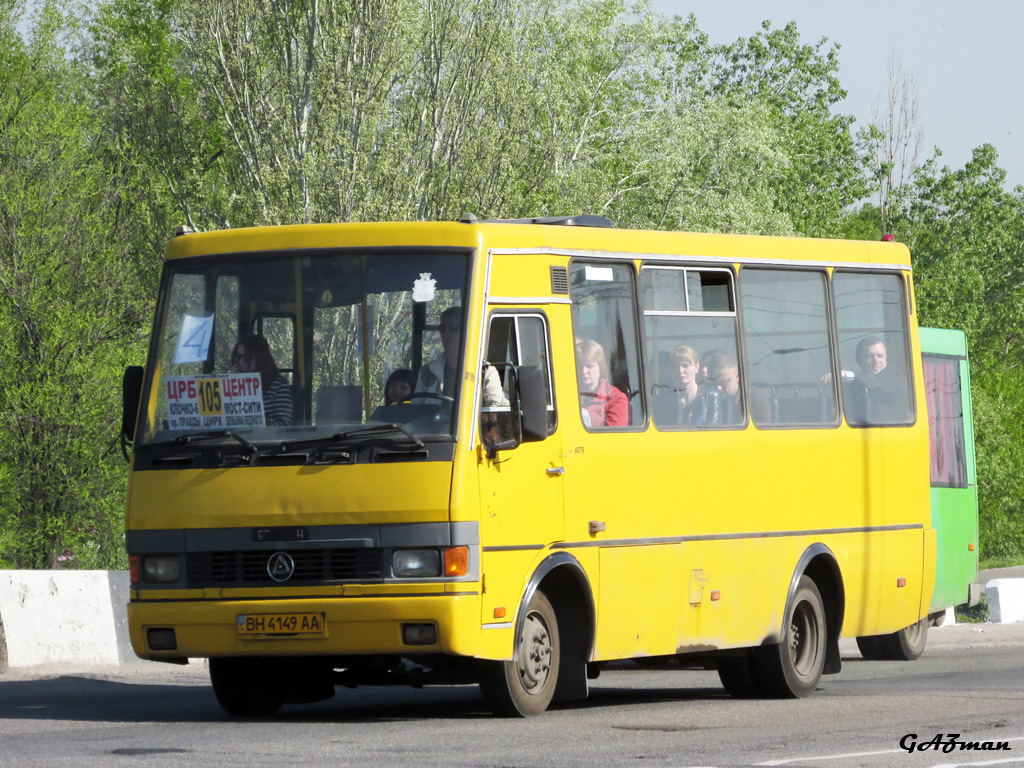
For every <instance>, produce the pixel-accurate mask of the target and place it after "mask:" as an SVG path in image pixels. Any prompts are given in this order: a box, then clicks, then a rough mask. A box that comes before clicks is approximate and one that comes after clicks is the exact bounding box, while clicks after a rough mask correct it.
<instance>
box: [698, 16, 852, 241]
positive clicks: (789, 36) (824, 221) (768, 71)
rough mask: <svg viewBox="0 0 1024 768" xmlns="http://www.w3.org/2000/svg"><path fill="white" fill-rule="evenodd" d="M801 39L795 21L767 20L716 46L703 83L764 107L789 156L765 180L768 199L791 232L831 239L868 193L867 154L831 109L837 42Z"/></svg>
mask: <svg viewBox="0 0 1024 768" xmlns="http://www.w3.org/2000/svg"><path fill="white" fill-rule="evenodd" d="M827 45H828V40H827V38H822V39H821V40H819V41H818V42H817V43H815V44H807V43H804V42H802V40H801V39H800V33H799V31H798V30H797V26H796V23H795V22H789V23H788V24H787V25H786V26H785V27H782V28H781V29H773V28H772V23H771V22H770V21H765V22H764V23H763V24H762V29H761V31H759V32H758V33H756V34H754V35H752V36H750V37H749V38H740V39H739V40H737V41H736V42H734V43H732V44H730V45H724V46H716V47H715V48H714V49H713V51H712V53H713V58H712V60H711V62H710V63H709V65H708V67H707V74H706V76H705V77H706V79H705V87H706V88H707V89H708V90H709V91H710V92H711V93H716V94H721V95H722V96H723V97H724V98H725V99H727V101H728V103H729V104H731V105H734V106H737V107H744V106H746V105H748V104H759V105H762V106H763V107H764V108H766V109H768V110H769V111H770V113H771V116H772V121H773V124H774V125H775V126H776V127H777V128H778V130H779V131H780V132H781V134H782V146H781V148H782V151H783V152H784V153H785V155H786V157H787V158H788V160H789V163H788V164H787V165H786V166H783V167H782V168H780V169H779V172H778V173H777V175H775V176H774V177H773V178H772V179H771V184H772V186H773V188H774V190H775V199H776V200H777V201H778V204H779V205H780V206H782V207H783V208H784V210H785V211H786V213H787V214H788V215H789V217H790V219H791V221H792V222H793V227H794V228H795V229H796V231H797V232H799V233H800V234H804V235H811V236H835V235H837V234H838V233H839V232H840V231H841V228H842V225H843V221H844V219H845V214H844V212H845V210H846V208H847V207H848V206H850V205H853V204H854V203H856V202H857V201H859V200H861V199H863V198H864V197H865V196H866V195H867V194H868V192H869V191H870V186H869V180H868V176H867V173H866V163H867V155H866V153H865V148H864V147H863V146H861V145H860V144H858V142H857V140H856V137H855V135H854V133H853V124H854V118H853V117H852V116H851V115H844V114H840V113H837V112H835V111H834V108H835V106H836V105H837V104H838V103H839V101H841V100H842V99H843V98H845V97H846V91H845V90H844V89H843V87H842V85H841V84H840V81H839V76H838V71H839V58H838V52H839V46H838V45H832V46H828V47H827Z"/></svg>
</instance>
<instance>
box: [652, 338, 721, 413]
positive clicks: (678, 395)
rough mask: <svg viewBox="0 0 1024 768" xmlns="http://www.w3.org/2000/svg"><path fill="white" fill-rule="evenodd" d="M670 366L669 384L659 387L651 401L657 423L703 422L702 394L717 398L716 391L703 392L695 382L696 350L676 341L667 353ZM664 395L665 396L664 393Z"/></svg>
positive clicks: (698, 374)
mask: <svg viewBox="0 0 1024 768" xmlns="http://www.w3.org/2000/svg"><path fill="white" fill-rule="evenodd" d="M667 357H668V359H669V360H670V361H671V362H670V363H669V362H668V361H666V363H665V364H666V365H670V366H671V370H672V376H673V379H674V380H673V382H672V384H671V385H670V387H668V388H666V389H661V390H660V392H661V394H662V396H661V397H659V398H658V399H657V402H656V403H655V407H656V409H657V410H656V411H655V417H656V420H657V422H658V423H659V424H664V425H673V426H698V425H701V424H704V423H705V420H706V416H707V407H706V405H707V403H706V399H707V398H706V397H702V395H711V394H713V396H714V397H716V398H717V397H718V392H717V390H716V391H715V392H714V393H712V392H711V391H710V390H707V389H705V390H704V391H703V392H702V391H701V388H700V386H699V384H698V381H697V380H698V377H699V376H700V359H699V358H698V356H697V350H695V349H694V348H693V347H690V346H687V345H686V344H680V345H679V346H678V347H676V348H675V349H673V350H672V352H671V353H670V354H669V355H667ZM666 394H667V395H668V396H667V397H665V396H664V395H666Z"/></svg>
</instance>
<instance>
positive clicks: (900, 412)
mask: <svg viewBox="0 0 1024 768" xmlns="http://www.w3.org/2000/svg"><path fill="white" fill-rule="evenodd" d="M832 291H833V293H834V295H835V312H836V332H837V336H838V338H839V363H840V368H841V369H842V372H841V376H842V378H843V385H842V391H843V411H844V413H845V415H846V421H847V423H849V424H852V425H855V426H877V425H886V424H909V423H912V422H913V421H914V400H913V387H912V378H911V370H912V368H911V365H910V353H909V350H910V344H909V341H908V335H907V308H906V301H905V300H904V296H905V292H904V285H903V278H902V276H901V275H899V274H894V273H872V272H846V271H841V270H836V271H835V273H834V274H833V275H832Z"/></svg>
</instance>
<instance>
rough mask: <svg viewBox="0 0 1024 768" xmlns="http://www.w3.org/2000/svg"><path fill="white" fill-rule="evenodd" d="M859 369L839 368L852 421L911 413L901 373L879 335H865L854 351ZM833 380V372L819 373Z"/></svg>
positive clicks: (881, 420)
mask: <svg viewBox="0 0 1024 768" xmlns="http://www.w3.org/2000/svg"><path fill="white" fill-rule="evenodd" d="M854 357H855V358H856V360H857V366H858V367H859V368H860V373H854V372H853V371H849V370H842V371H840V378H841V380H842V382H843V410H844V411H845V412H846V418H847V420H848V421H850V422H851V423H853V424H876V423H884V422H891V421H900V420H903V419H906V418H908V417H909V415H910V402H909V399H908V397H907V390H906V384H905V382H904V381H903V380H902V377H901V376H900V375H899V374H898V373H896V372H895V371H893V369H892V368H890V367H889V351H888V349H887V348H886V346H885V342H884V341H883V340H882V339H881V338H880V337H878V336H874V335H872V336H865V337H864V338H863V339H861V340H860V341H859V342H857V348H856V350H855V352H854ZM821 383H822V384H831V383H832V374H831V373H826V374H825V375H824V376H822V377H821Z"/></svg>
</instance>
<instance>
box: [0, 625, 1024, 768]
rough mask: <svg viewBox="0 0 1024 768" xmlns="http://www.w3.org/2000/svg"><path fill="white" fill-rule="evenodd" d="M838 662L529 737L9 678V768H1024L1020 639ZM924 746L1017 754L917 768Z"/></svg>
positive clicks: (149, 684) (379, 712) (622, 683)
mask: <svg viewBox="0 0 1024 768" xmlns="http://www.w3.org/2000/svg"><path fill="white" fill-rule="evenodd" d="M842 649H843V658H844V669H843V671H842V673H841V674H839V675H835V676H829V677H826V678H823V680H822V683H821V685H820V687H819V689H818V690H817V691H816V692H815V694H814V695H813V696H811V697H810V698H808V699H804V700H797V701H741V700H735V699H730V698H729V697H728V696H726V695H725V693H724V691H723V690H722V688H721V686H720V685H719V682H718V677H717V675H716V674H715V673H714V672H703V671H690V670H681V669H680V668H678V667H674V666H669V667H667V668H665V669H662V670H652V671H647V670H633V669H625V668H623V669H615V670H606V671H605V672H603V673H602V675H601V677H600V678H599V679H598V680H596V681H594V684H593V687H592V693H591V698H590V699H589V700H588V701H587V702H585V703H583V704H579V705H573V706H571V707H563V708H556V709H553V710H551V711H549V712H548V713H546V714H545V715H543V716H541V717H537V718H531V719H529V720H503V719H498V718H494V717H492V716H490V715H489V714H488V713H487V712H486V710H485V709H484V706H483V702H482V700H481V698H480V696H479V694H478V693H477V691H476V689H475V688H472V687H452V688H434V689H423V690H412V689H407V688H395V689H382V688H366V689H358V690H355V691H348V690H340V691H339V692H338V695H337V696H336V697H335V698H334V699H332V700H330V701H326V702H321V703H319V704H310V705H304V706H294V707H286V708H285V709H283V710H282V712H281V714H280V715H279V716H278V717H277V718H275V719H272V720H267V721H250V722H244V721H236V720H231V719H229V718H227V717H226V716H225V715H224V714H223V713H222V712H221V710H220V709H219V707H218V706H217V703H216V701H215V700H214V698H213V694H212V693H211V691H210V689H209V686H208V682H207V677H206V672H205V669H204V668H203V666H202V665H201V664H193V665H189V666H188V667H184V668H177V667H165V666H162V665H155V664H140V665H138V666H134V667H130V668H123V669H117V670H114V669H105V670H89V671H79V672H74V673H71V672H67V671H57V670H50V671H46V670H34V671H32V672H28V673H26V672H16V673H7V674H4V675H2V676H0V681H2V682H0V766H18V767H19V768H21V767H23V766H104V767H105V766H135V765H141V766H153V767H154V768H157V767H162V766H193V765H195V766H200V765H201V766H321V765H331V766H334V765H359V766H374V767H375V768H380V767H382V766H403V768H419V767H420V766H445V768H458V767H459V766H538V767H541V766H572V767H573V768H577V767H578V768H594V767H595V766H606V765H607V766H643V768H661V767H662V766H747V765H759V766H764V765H784V766H797V767H799V766H808V767H810V766H821V767H822V768H852V767H853V766H953V765H978V766H983V765H984V766H989V765H999V766H1003V765H1011V766H1012V765H1014V764H1017V765H1021V766H1024V623H1019V624H1013V625H980V626H972V625H967V624H960V625H956V626H952V627H942V628H939V629H937V630H932V632H931V635H930V638H929V646H928V650H926V652H925V654H924V656H923V657H922V658H921V659H919V660H918V661H916V662H912V663H896V662H866V661H863V660H862V659H861V658H860V656H859V653H858V652H857V650H856V646H855V645H854V644H853V643H852V642H851V641H843V644H842ZM911 734H917V735H916V737H914V739H913V740H914V741H916V742H918V743H923V742H927V741H931V740H933V739H934V738H935V737H936V736H937V735H940V734H941V735H942V740H943V741H948V739H949V734H960V736H958V737H957V740H958V741H974V742H979V743H984V742H986V741H991V742H992V743H993V744H997V743H999V742H1005V746H1006V747H1008V749H1002V750H999V751H967V752H965V751H959V750H957V751H955V752H952V753H942V752H936V751H935V750H933V749H928V750H927V751H924V752H917V751H915V752H913V753H908V752H907V751H905V750H904V749H901V748H900V742H901V740H903V741H904V744H909V737H910V735H911ZM993 761H997V762H993Z"/></svg>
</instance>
